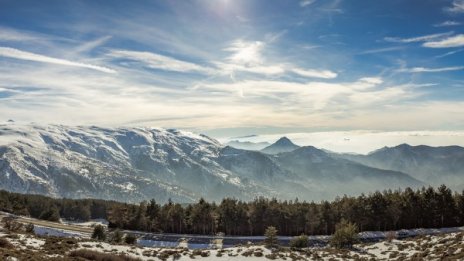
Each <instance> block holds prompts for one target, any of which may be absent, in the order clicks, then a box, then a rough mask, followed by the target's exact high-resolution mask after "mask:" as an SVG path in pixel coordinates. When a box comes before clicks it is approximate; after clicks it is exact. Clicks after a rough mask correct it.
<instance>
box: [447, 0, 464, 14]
mask: <svg viewBox="0 0 464 261" xmlns="http://www.w3.org/2000/svg"><path fill="white" fill-rule="evenodd" d="M445 10H446V11H448V12H451V13H464V0H453V3H452V4H451V6H450V7H447V8H445Z"/></svg>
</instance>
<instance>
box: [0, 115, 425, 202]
mask: <svg viewBox="0 0 464 261" xmlns="http://www.w3.org/2000/svg"><path fill="white" fill-rule="evenodd" d="M282 143H283V144H293V143H291V141H290V142H289V140H288V141H287V140H285V139H283V140H281V142H280V143H278V145H279V144H282ZM293 145H294V144H293ZM294 146H297V145H294ZM297 147H298V148H295V149H294V150H292V151H289V152H281V153H277V154H266V153H262V152H260V151H250V150H243V149H237V148H233V147H230V146H226V145H224V144H221V143H220V142H218V141H217V140H215V139H212V138H209V137H207V136H205V135H199V134H194V133H190V132H185V131H181V130H175V129H161V128H138V127H133V128H132V127H124V128H103V127H97V126H88V127H87V126H75V127H73V126H63V125H45V126H43V125H37V124H28V125H19V124H8V125H0V176H1V177H2V178H1V179H0V189H6V190H10V191H14V192H21V193H36V194H44V195H50V196H54V197H69V198H86V197H93V198H102V199H114V198H122V199H123V201H128V202H137V201H141V200H147V199H150V198H155V199H156V200H157V201H160V202H166V201H167V200H168V199H172V200H174V201H178V202H193V201H196V200H197V199H199V198H201V197H204V198H207V199H209V200H216V201H220V200H221V199H222V198H224V197H235V198H239V199H242V200H252V199H254V198H256V197H260V196H264V197H276V198H281V199H294V198H296V197H298V198H300V199H305V200H322V199H332V198H335V197H336V196H337V195H342V194H349V195H357V194H359V193H361V192H365V193H368V192H370V191H375V190H383V189H387V188H392V189H395V188H398V187H404V186H411V187H420V186H422V185H424V183H423V182H421V181H420V180H418V179H414V178H412V177H411V176H409V175H408V174H405V173H402V172H399V171H392V170H382V169H378V168H374V167H370V166H366V165H363V164H361V163H359V162H356V161H352V160H349V159H345V158H340V157H339V156H335V155H332V154H331V153H327V152H325V151H324V150H321V149H318V148H315V147H311V146H304V147H300V146H297ZM361 184H362V185H361ZM369 184H370V185H369Z"/></svg>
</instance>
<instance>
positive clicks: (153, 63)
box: [107, 50, 210, 73]
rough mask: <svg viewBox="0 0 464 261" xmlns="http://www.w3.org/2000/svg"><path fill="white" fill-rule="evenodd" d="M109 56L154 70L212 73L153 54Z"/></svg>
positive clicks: (119, 52) (113, 53) (116, 52)
mask: <svg viewBox="0 0 464 261" xmlns="http://www.w3.org/2000/svg"><path fill="white" fill-rule="evenodd" d="M107 55H108V56H110V57H113V58H120V59H128V60H134V61H138V62H141V63H143V64H145V65H146V66H147V67H149V68H153V69H160V70H166V71H176V72H192V71H196V72H203V73H208V72H209V71H210V69H209V68H207V67H203V66H200V65H197V64H194V63H190V62H185V61H181V60H177V59H174V58H171V57H168V56H164V55H160V54H156V53H151V52H139V51H128V50H111V51H110V52H109V53H108V54H107Z"/></svg>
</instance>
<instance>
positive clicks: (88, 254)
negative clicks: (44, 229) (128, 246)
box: [69, 249, 140, 261]
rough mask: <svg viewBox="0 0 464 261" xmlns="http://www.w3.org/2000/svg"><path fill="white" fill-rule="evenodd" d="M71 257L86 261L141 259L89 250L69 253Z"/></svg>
mask: <svg viewBox="0 0 464 261" xmlns="http://www.w3.org/2000/svg"><path fill="white" fill-rule="evenodd" d="M69 256H70V257H76V258H84V259H86V260H94V261H139V260H140V259H139V258H132V257H129V256H126V255H122V254H121V255H113V254H106V253H100V252H97V251H92V250H87V249H80V250H75V251H72V252H71V253H69Z"/></svg>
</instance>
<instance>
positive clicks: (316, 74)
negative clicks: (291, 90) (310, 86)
mask: <svg viewBox="0 0 464 261" xmlns="http://www.w3.org/2000/svg"><path fill="white" fill-rule="evenodd" d="M291 71H292V72H294V73H296V74H298V75H301V76H304V77H313V78H323V79H333V78H336V77H337V73H335V72H332V71H330V70H312V69H301V68H293V69H292V70H291Z"/></svg>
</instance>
